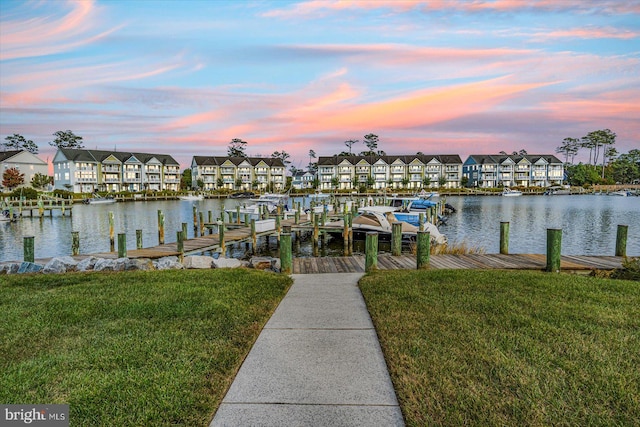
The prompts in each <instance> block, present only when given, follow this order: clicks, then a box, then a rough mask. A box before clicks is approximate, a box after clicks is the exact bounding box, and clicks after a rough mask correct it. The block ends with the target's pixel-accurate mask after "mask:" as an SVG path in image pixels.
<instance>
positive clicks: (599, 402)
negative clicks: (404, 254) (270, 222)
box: [360, 270, 640, 426]
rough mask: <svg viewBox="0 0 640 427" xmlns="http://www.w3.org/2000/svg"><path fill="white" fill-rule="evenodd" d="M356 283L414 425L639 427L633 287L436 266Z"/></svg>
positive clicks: (638, 312)
mask: <svg viewBox="0 0 640 427" xmlns="http://www.w3.org/2000/svg"><path fill="white" fill-rule="evenodd" d="M360 287H361V289H362V292H363V295H364V297H365V300H366V302H367V306H368V308H369V312H370V313H371V316H372V318H373V322H374V324H375V327H376V330H377V332H378V336H379V338H380V342H381V345H382V347H383V351H384V353H385V358H386V360H387V365H388V366H389V371H390V374H391V377H392V380H393V383H394V386H395V389H396V393H397V395H398V399H399V401H400V406H401V408H402V411H403V414H404V416H405V420H406V423H407V425H409V426H424V425H444V426H447V425H450V426H458V425H477V426H488V425H523V426H543V425H545V426H546V425H590V426H595V425H602V426H625V425H638V424H637V423H638V420H640V369H639V366H640V287H639V286H638V283H634V282H630V281H622V280H607V279H597V278H590V277H583V276H577V275H564V274H548V273H540V272H505V271H488V272H487V271H468V270H467V271H458V270H455V271H454V270H437V271H419V272H414V271H393V272H392V273H389V272H376V273H373V274H369V275H367V276H365V277H364V278H363V279H362V280H361V282H360Z"/></svg>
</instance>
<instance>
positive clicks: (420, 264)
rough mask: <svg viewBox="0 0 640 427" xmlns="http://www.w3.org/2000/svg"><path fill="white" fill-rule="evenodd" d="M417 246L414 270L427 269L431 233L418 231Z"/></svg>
mask: <svg viewBox="0 0 640 427" xmlns="http://www.w3.org/2000/svg"><path fill="white" fill-rule="evenodd" d="M417 244H418V248H417V252H418V256H417V258H416V268H417V269H418V270H421V269H424V268H428V267H429V255H430V253H431V233H429V232H428V231H422V230H421V231H418V237H417Z"/></svg>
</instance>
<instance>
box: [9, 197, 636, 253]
mask: <svg viewBox="0 0 640 427" xmlns="http://www.w3.org/2000/svg"><path fill="white" fill-rule="evenodd" d="M296 200H300V199H296ZM447 202H448V203H450V204H451V205H453V206H454V207H455V208H456V209H457V210H458V212H457V213H456V214H454V215H452V216H451V217H450V219H449V221H448V223H447V225H446V226H442V227H441V231H442V232H443V233H444V234H446V235H447V237H448V238H449V241H450V242H454V243H455V242H458V243H462V242H464V243H465V244H466V245H467V246H472V247H479V248H482V249H484V250H485V251H486V252H487V253H497V252H498V251H499V236H500V222H501V221H508V222H509V223H510V243H509V250H510V252H511V253H545V251H546V229H547V228H561V229H562V230H563V235H562V253H563V254H566V255H613V253H614V251H615V238H616V227H617V225H618V224H627V225H629V233H628V243H627V253H628V254H629V255H632V256H638V255H640V226H639V225H638V224H640V198H638V197H626V198H625V197H610V196H598V195H589V196H551V197H543V196H529V197H527V196H523V197H507V198H503V197H486V196H485V197H481V196H474V197H449V198H448V199H447ZM242 203H246V201H245V200H225V199H222V200H217V199H208V200H203V201H198V202H195V203H194V202H184V201H146V202H142V201H141V202H135V203H116V204H112V205H74V207H73V216H72V217H69V216H66V217H61V216H60V214H59V213H58V212H56V213H54V215H53V217H48V216H46V217H44V218H29V217H27V218H23V219H22V220H20V221H18V222H17V223H6V222H2V223H0V261H9V260H20V259H22V256H23V246H22V245H23V237H24V236H35V256H36V258H46V257H51V256H58V255H68V254H69V253H70V252H71V232H72V231H78V232H79V233H80V251H81V252H82V253H94V252H106V251H109V212H113V215H114V229H115V233H116V234H118V233H125V234H126V235H127V246H128V249H134V248H135V245H136V230H138V229H140V230H142V235H143V242H144V246H153V245H156V244H157V243H158V228H157V224H158V220H157V216H158V210H161V211H162V212H163V213H164V217H165V242H175V241H176V231H178V230H181V229H182V223H187V230H188V237H189V238H191V237H193V235H194V234H193V233H194V228H193V224H194V221H193V206H194V205H195V206H196V208H197V210H198V212H203V214H204V219H205V221H208V219H209V211H210V212H211V217H212V218H213V219H216V218H218V217H219V216H220V212H221V210H222V209H223V206H224V207H225V208H234V207H235V206H237V205H238V204H242ZM294 243H295V241H294ZM294 248H296V249H295V254H296V256H312V255H313V253H314V252H313V247H312V245H311V244H310V242H309V241H308V240H307V241H304V242H302V243H301V244H299V245H297V244H296V245H294ZM246 249H247V248H246V246H245V245H244V244H243V245H237V246H236V247H230V249H229V251H230V252H229V255H231V256H237V257H240V256H242V255H243V254H244V253H245V251H246ZM343 249H344V248H343V242H342V239H335V240H333V241H327V242H326V243H325V244H321V245H320V247H319V248H318V251H319V253H320V255H341V254H342V253H343ZM380 249H381V250H382V251H389V248H387V247H386V246H384V244H381V247H380ZM405 249H408V248H405ZM260 251H261V252H263V253H269V254H272V255H274V256H277V253H278V252H277V251H278V249H277V243H276V239H275V238H272V239H270V244H269V245H268V246H267V245H266V244H265V243H262V247H261V248H260ZM354 252H355V253H363V252H364V247H363V245H362V244H359V243H358V242H355V245H354Z"/></svg>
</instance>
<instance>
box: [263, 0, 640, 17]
mask: <svg viewBox="0 0 640 427" xmlns="http://www.w3.org/2000/svg"><path fill="white" fill-rule="evenodd" d="M357 10H387V11H391V12H395V13H405V12H408V11H413V10H418V11H424V12H433V11H443V12H447V11H448V12H465V13H477V12H514V11H526V12H557V11H563V12H566V11H573V12H576V13H618V14H633V13H640V4H638V3H637V2H633V1H631V2H630V1H626V0H609V1H599V2H588V1H583V0H563V1H557V0H538V1H522V0H474V1H458V0H376V1H344V0H311V1H303V2H299V3H295V4H294V5H292V6H290V7H287V8H279V9H273V10H270V11H268V12H264V14H263V15H264V16H266V17H279V18H295V17H305V16H306V17H309V16H323V15H325V14H328V13H336V12H343V11H357Z"/></svg>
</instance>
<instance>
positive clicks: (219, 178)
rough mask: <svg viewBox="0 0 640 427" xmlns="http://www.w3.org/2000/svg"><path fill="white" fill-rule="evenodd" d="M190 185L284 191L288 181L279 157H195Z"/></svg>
mask: <svg viewBox="0 0 640 427" xmlns="http://www.w3.org/2000/svg"><path fill="white" fill-rule="evenodd" d="M191 182H192V187H193V188H194V189H195V188H201V189H203V190H215V189H218V188H226V189H229V190H268V189H270V188H271V189H273V190H274V191H277V190H283V189H284V187H285V185H286V183H287V180H286V171H285V166H284V163H283V162H282V159H275V158H267V157H216V156H194V157H193V159H192V160H191Z"/></svg>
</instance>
